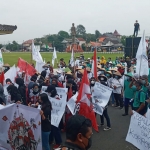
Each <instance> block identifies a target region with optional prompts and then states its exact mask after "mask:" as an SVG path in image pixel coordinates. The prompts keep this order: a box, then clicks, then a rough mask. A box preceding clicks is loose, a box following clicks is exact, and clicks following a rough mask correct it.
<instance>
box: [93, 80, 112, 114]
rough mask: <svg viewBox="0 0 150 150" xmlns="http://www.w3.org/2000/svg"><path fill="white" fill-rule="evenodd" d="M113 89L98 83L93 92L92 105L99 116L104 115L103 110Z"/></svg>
mask: <svg viewBox="0 0 150 150" xmlns="http://www.w3.org/2000/svg"><path fill="white" fill-rule="evenodd" d="M111 93H112V89H111V88H109V87H108V86H105V85H103V84H101V83H99V82H96V83H95V85H94V88H93V92H92V103H93V106H94V111H95V112H96V113H97V114H100V115H102V114H103V108H104V107H105V106H106V105H107V104H108V101H109V98H110V95H111Z"/></svg>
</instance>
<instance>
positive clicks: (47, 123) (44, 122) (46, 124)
mask: <svg viewBox="0 0 150 150" xmlns="http://www.w3.org/2000/svg"><path fill="white" fill-rule="evenodd" d="M39 103H40V104H41V111H40V115H41V127H42V147H43V149H44V150H50V146H49V135H50V132H51V110H52V104H51V102H50V101H49V98H48V96H47V94H46V93H42V94H40V95H39Z"/></svg>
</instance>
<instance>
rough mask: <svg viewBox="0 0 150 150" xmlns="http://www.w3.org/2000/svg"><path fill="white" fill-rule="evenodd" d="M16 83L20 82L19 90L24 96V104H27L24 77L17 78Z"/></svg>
mask: <svg viewBox="0 0 150 150" xmlns="http://www.w3.org/2000/svg"><path fill="white" fill-rule="evenodd" d="M16 84H18V85H19V86H18V91H19V93H20V95H21V97H22V101H23V104H24V105H27V103H26V86H25V84H24V80H23V79H22V78H16Z"/></svg>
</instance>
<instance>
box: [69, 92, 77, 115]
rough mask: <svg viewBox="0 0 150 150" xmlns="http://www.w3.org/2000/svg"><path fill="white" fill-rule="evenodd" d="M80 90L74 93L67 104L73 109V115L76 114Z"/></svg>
mask: <svg viewBox="0 0 150 150" xmlns="http://www.w3.org/2000/svg"><path fill="white" fill-rule="evenodd" d="M77 96H78V92H76V94H75V95H73V96H72V97H71V98H70V99H69V101H68V102H67V106H68V108H69V110H70V111H71V113H72V115H75V112H76V111H75V109H76V100H77Z"/></svg>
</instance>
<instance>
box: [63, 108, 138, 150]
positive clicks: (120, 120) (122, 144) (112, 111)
mask: <svg viewBox="0 0 150 150" xmlns="http://www.w3.org/2000/svg"><path fill="white" fill-rule="evenodd" d="M123 113H124V110H120V109H118V108H114V107H111V106H109V107H108V114H109V116H110V119H111V125H112V129H111V130H110V131H103V127H99V133H96V132H95V131H93V133H94V134H93V137H92V147H91V149H90V150H137V149H136V148H135V147H134V146H132V145H131V144H130V143H128V142H126V141H125V138H126V135H127V132H128V127H129V123H130V116H125V117H123V116H122V114H123ZM97 120H98V123H100V117H99V116H98V115H97ZM105 124H106V121H105ZM63 140H65V134H63Z"/></svg>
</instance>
